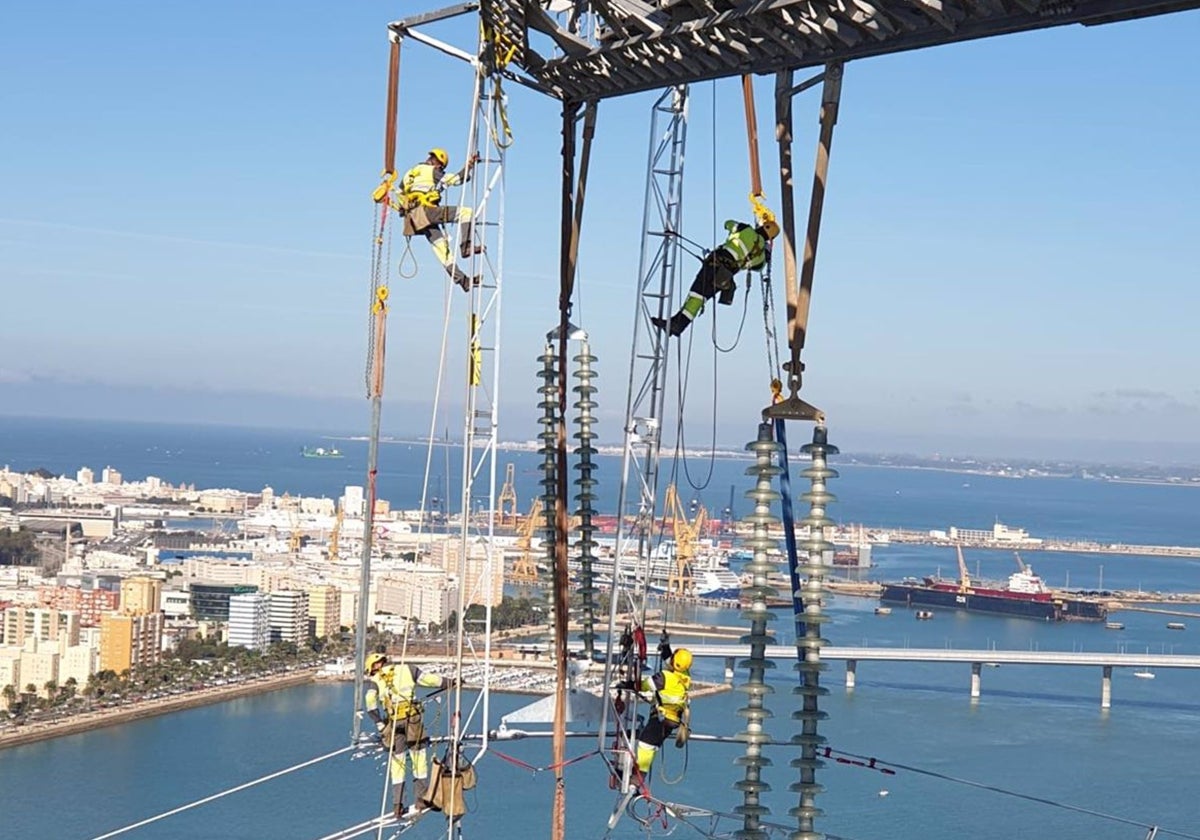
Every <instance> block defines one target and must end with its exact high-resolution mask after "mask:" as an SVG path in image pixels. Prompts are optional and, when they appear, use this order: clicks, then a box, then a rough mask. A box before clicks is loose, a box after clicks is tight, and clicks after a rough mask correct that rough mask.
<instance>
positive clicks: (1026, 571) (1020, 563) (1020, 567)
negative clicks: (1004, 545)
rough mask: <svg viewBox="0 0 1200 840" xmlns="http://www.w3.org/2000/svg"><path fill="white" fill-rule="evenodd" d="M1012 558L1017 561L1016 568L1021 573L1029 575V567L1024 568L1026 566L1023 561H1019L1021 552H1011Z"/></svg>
mask: <svg viewBox="0 0 1200 840" xmlns="http://www.w3.org/2000/svg"><path fill="white" fill-rule="evenodd" d="M1013 557H1014V558H1016V561H1017V568H1018V569H1020V570H1021V571H1022V572H1025V573H1027V574H1028V573H1029V567H1028V566H1026V565H1025V561H1024V560H1022V559H1021V552H1019V551H1014V552H1013Z"/></svg>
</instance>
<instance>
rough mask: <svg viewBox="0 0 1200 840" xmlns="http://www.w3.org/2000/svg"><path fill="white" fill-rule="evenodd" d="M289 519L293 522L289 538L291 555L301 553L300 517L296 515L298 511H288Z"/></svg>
mask: <svg viewBox="0 0 1200 840" xmlns="http://www.w3.org/2000/svg"><path fill="white" fill-rule="evenodd" d="M288 519H289V520H290V521H291V525H292V528H291V532H290V533H289V538H288V552H289V553H291V554H299V553H300V544H301V537H300V517H299V516H297V515H296V511H294V510H292V511H288Z"/></svg>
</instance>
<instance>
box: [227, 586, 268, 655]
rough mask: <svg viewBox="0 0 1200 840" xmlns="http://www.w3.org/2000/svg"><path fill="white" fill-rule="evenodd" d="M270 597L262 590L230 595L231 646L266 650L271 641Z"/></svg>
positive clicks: (229, 638)
mask: <svg viewBox="0 0 1200 840" xmlns="http://www.w3.org/2000/svg"><path fill="white" fill-rule="evenodd" d="M270 604H271V602H270V597H269V596H267V595H263V594H262V593H260V592H250V593H247V594H245V595H231V596H229V636H228V639H227V640H228V642H229V646H230V647H237V646H239V645H240V646H242V647H247V648H249V649H251V650H265V649H266V647H267V645H268V644H269V643H270V641H271V624H270V609H271V606H270Z"/></svg>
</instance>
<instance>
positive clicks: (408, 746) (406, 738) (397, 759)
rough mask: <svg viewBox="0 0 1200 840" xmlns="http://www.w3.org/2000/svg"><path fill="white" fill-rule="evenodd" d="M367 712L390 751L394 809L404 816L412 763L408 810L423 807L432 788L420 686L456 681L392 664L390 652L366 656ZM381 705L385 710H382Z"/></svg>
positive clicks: (399, 815)
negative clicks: (411, 796)
mask: <svg viewBox="0 0 1200 840" xmlns="http://www.w3.org/2000/svg"><path fill="white" fill-rule="evenodd" d="M365 671H366V676H367V679H368V680H369V681H370V684H369V685H368V686H367V693H366V698H365V704H366V709H367V715H369V716H370V718H371V720H373V721H375V730H376V731H377V732H378V733H379V738H380V740H381V741H382V742H383V745H384V746H385V747H387V748H388V750H389V751H390V754H391V766H390V770H391V777H392V808H393V810H394V812H395V816H396V819H400V818H401V817H403V816H404V815H405V813H406V812H405V809H404V781H405V776H406V772H407V765H408V764H409V763H410V762H411V764H412V774H413V786H414V788H415V789H416V790H415V793H416V799H415V802H414V804H413V805H412V807H411V808H409V809H408V813H416V812H417V811H419V810H424V809H425V808H426V807H427V805H426V804H425V803H424V799H425V795H426V794H427V793H428V790H429V755H428V751H427V747H428V744H429V739H428V738H426V737H425V725H424V722H423V720H422V709H421V703H420V701H419V700H418V699H417V696H416V695H417V686H421V687H422V688H437V689H442V688H449V687H450V686H451V685H453V680H449V679H447V678H445V677H440V676H438V675H437V674H425V673H422V672H421V670H420V669H419V668H417V667H415V666H413V665H408V664H406V663H404V662H398V663H395V664H389V662H388V658H387V654H383V653H372V654H370V655H369V656H367V661H366V668H365ZM381 708H382V710H381Z"/></svg>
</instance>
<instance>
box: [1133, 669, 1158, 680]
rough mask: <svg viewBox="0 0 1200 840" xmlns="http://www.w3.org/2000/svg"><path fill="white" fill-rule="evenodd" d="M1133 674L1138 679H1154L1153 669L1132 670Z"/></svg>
mask: <svg viewBox="0 0 1200 840" xmlns="http://www.w3.org/2000/svg"><path fill="white" fill-rule="evenodd" d="M1133 675H1134V676H1135V677H1137V678H1138V679H1139V680H1152V679H1154V672H1153V671H1149V670H1143V671H1134V672H1133Z"/></svg>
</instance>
